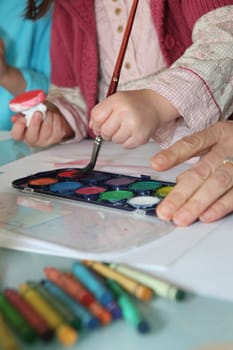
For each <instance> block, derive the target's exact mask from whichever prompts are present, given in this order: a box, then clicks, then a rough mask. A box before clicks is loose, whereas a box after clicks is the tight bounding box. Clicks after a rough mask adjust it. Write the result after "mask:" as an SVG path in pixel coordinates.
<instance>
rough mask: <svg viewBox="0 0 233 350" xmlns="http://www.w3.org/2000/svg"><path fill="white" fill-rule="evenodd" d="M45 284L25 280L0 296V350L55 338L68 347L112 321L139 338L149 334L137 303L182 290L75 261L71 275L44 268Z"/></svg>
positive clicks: (178, 295) (122, 269) (125, 270)
mask: <svg viewBox="0 0 233 350" xmlns="http://www.w3.org/2000/svg"><path fill="white" fill-rule="evenodd" d="M44 274H45V279H42V280H41V281H39V282H35V281H27V282H26V283H22V284H20V285H19V288H18V290H16V289H10V288H8V289H5V290H4V291H2V292H1V293H0V348H2V349H4V350H18V349H20V346H19V341H18V340H17V337H19V338H20V339H21V341H22V342H25V343H27V344H33V343H34V342H35V341H36V340H38V339H39V340H40V341H42V342H45V343H49V342H50V341H52V340H53V339H54V338H55V337H56V338H57V339H58V341H59V342H60V343H61V344H62V345H64V346H67V347H68V346H73V345H74V344H75V343H76V342H77V341H78V339H79V338H80V335H82V334H85V330H86V331H92V330H94V329H97V328H99V327H101V326H107V325H108V324H110V323H111V322H112V321H114V320H118V319H125V320H126V321H128V322H129V323H130V324H131V325H132V326H133V327H135V329H136V330H137V331H138V332H140V333H143V334H144V333H147V332H149V331H150V326H149V324H148V322H147V321H146V320H145V319H144V317H143V315H142V314H141V312H140V311H139V309H138V307H137V303H136V302H135V301H136V299H138V300H140V301H143V302H148V301H150V300H152V298H154V296H156V295H157V296H161V297H165V298H169V299H173V300H182V299H183V298H184V297H185V293H184V291H183V290H180V289H178V288H177V287H176V286H174V285H171V284H169V283H167V282H165V281H162V280H160V279H158V278H155V277H154V276H151V275H148V274H145V273H144V272H142V271H140V270H136V269H134V268H131V267H128V266H123V265H118V264H107V263H100V262H94V261H82V262H79V261H76V262H74V263H73V265H72V267H71V271H61V270H58V269H57V268H54V267H46V268H45V269H44Z"/></svg>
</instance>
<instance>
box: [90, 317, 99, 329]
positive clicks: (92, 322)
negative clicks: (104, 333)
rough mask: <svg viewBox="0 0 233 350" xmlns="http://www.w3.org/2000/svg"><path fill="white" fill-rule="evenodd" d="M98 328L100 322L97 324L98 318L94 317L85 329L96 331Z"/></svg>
mask: <svg viewBox="0 0 233 350" xmlns="http://www.w3.org/2000/svg"><path fill="white" fill-rule="evenodd" d="M99 326H100V322H99V320H98V318H96V317H92V318H91V319H90V321H89V322H88V324H87V327H88V329H90V330H93V329H96V328H98V327H99Z"/></svg>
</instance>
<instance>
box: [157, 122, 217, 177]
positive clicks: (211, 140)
mask: <svg viewBox="0 0 233 350" xmlns="http://www.w3.org/2000/svg"><path fill="white" fill-rule="evenodd" d="M219 138H220V128H219V127H216V126H215V125H213V126H211V127H209V128H208V129H205V130H202V131H200V132H198V133H194V134H192V135H190V136H187V137H184V138H183V139H181V140H179V141H177V142H176V143H175V144H174V145H172V146H171V147H169V148H167V149H166V150H163V151H161V152H159V153H158V154H156V155H154V156H153V158H152V159H151V166H152V168H153V169H155V170H157V171H162V170H166V169H169V168H171V167H173V166H175V165H178V164H180V163H182V162H184V161H185V160H187V159H189V158H192V157H194V156H196V155H199V154H201V153H203V152H205V151H206V150H208V149H209V148H210V147H212V146H213V145H214V144H215V143H216V142H217V141H218V139H219Z"/></svg>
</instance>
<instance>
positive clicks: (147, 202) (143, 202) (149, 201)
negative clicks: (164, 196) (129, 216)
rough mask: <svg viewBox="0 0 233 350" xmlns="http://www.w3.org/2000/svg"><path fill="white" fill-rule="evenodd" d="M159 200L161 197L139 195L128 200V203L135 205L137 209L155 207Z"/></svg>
mask: <svg viewBox="0 0 233 350" xmlns="http://www.w3.org/2000/svg"><path fill="white" fill-rule="evenodd" d="M159 202H160V199H159V198H158V197H152V196H137V197H132V198H130V199H128V200H127V203H128V204H129V205H130V206H131V207H134V208H137V209H148V208H153V207H155V206H156V204H158V203H159Z"/></svg>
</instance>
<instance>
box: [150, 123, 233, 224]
mask: <svg viewBox="0 0 233 350" xmlns="http://www.w3.org/2000/svg"><path fill="white" fill-rule="evenodd" d="M232 135H233V122H232V121H224V122H218V123H216V124H214V125H212V126H210V127H209V128H207V129H205V130H203V131H201V132H199V133H195V134H193V135H190V136H188V137H185V138H183V139H182V140H180V141H178V142H177V143H175V144H174V145H173V146H171V147H170V148H168V149H167V150H163V151H161V152H159V153H158V154H156V155H155V156H154V157H153V158H152V161H151V165H152V168H153V169H155V170H156V171H165V170H167V169H169V168H172V167H173V166H176V165H178V164H180V163H182V162H184V161H185V160H187V159H189V158H191V157H194V156H197V155H200V154H202V153H203V152H205V153H206V154H205V155H204V156H203V157H202V158H201V159H200V160H199V161H198V162H197V163H195V164H194V165H193V166H192V167H191V168H190V169H189V170H187V171H185V172H183V173H182V174H180V175H179V176H178V178H177V185H176V186H175V188H174V190H172V191H171V192H170V193H169V194H168V195H167V197H166V198H165V199H164V200H163V202H162V203H161V204H160V205H159V206H157V209H156V211H157V214H158V216H159V217H160V218H161V219H163V220H173V221H174V223H175V224H177V225H179V226H186V225H189V224H191V223H192V222H194V221H195V220H197V219H198V218H199V219H200V220H201V221H203V222H206V223H208V222H212V221H214V220H217V219H219V218H221V217H223V216H225V215H227V214H228V213H230V212H232V211H233V201H232V198H233V157H232V154H233V153H232V151H233V138H232ZM228 157H231V158H229V161H227V162H225V164H224V159H227V158H228Z"/></svg>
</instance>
